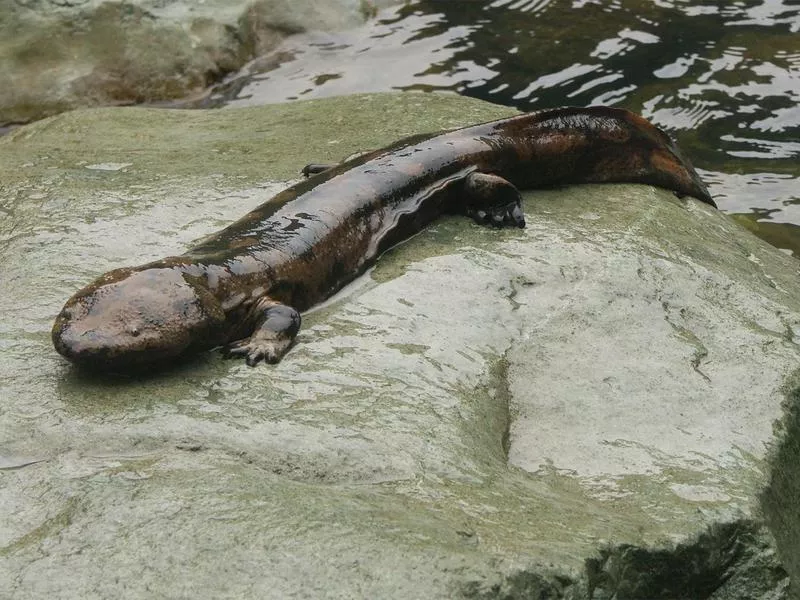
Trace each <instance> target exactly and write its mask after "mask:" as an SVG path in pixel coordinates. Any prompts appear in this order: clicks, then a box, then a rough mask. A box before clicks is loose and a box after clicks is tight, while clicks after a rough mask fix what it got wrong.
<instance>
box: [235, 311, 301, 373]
mask: <svg viewBox="0 0 800 600" xmlns="http://www.w3.org/2000/svg"><path fill="white" fill-rule="evenodd" d="M300 321H301V320H300V313H298V312H297V311H296V310H295V309H293V308H292V307H291V306H286V305H284V304H275V303H271V304H270V305H269V306H268V308H266V309H265V310H264V312H263V315H262V317H261V320H260V324H259V326H258V327H257V328H256V330H255V331H254V332H253V334H252V335H251V336H250V337H247V338H244V339H241V340H237V341H235V342H232V343H230V344H228V345H227V346H226V347H225V348H223V349H222V356H223V357H224V358H238V357H241V356H244V357H245V361H246V362H247V364H248V366H250V367H254V366H256V365H257V364H258V363H259V362H261V361H262V360H263V361H264V362H267V363H271V364H275V363H277V362H280V360H281V358H283V356H284V354H286V352H287V351H288V350H289V348H290V347H291V345H292V342H293V341H294V338H295V336H296V335H297V332H298V331H299V330H300Z"/></svg>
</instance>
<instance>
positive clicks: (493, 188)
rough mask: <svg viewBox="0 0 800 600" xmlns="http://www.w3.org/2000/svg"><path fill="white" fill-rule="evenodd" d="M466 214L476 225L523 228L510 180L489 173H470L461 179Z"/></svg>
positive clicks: (518, 200)
mask: <svg viewBox="0 0 800 600" xmlns="http://www.w3.org/2000/svg"><path fill="white" fill-rule="evenodd" d="M464 194H465V195H466V199H465V208H466V214H467V216H468V217H470V218H472V219H473V220H474V221H475V222H476V223H478V224H480V225H491V226H492V227H508V226H511V225H515V226H517V227H525V215H524V214H523V212H522V197H521V196H520V193H519V190H518V189H517V188H516V187H515V186H514V184H513V183H511V182H510V181H508V180H506V179H503V178H502V177H500V176H498V175H491V174H489V173H478V172H475V173H470V174H469V175H467V177H466V179H465V180H464Z"/></svg>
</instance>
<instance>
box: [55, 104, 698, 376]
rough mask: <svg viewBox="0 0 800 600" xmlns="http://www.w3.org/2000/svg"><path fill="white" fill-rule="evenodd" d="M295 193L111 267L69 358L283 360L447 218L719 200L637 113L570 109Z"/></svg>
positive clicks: (407, 152)
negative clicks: (675, 198) (579, 188)
mask: <svg viewBox="0 0 800 600" xmlns="http://www.w3.org/2000/svg"><path fill="white" fill-rule="evenodd" d="M303 172H304V174H306V175H311V176H310V177H309V178H308V179H305V180H304V181H301V182H300V183H298V184H296V185H294V186H292V187H290V188H288V189H286V190H284V191H283V192H281V193H279V194H278V195H276V196H275V197H273V198H272V199H271V200H269V201H268V202H266V203H264V204H262V205H261V206H259V207H258V208H256V209H255V210H253V211H251V212H250V213H248V214H247V215H245V216H244V217H243V218H241V219H239V220H238V221H236V222H234V223H232V224H231V225H230V226H228V227H226V228H225V229H223V230H222V231H219V232H218V233H216V234H213V235H211V236H209V237H207V238H205V239H204V240H203V241H202V242H200V243H199V244H198V245H196V246H194V247H193V248H191V249H189V250H188V251H187V252H185V253H184V254H181V255H179V256H171V257H167V258H164V259H162V260H158V261H155V262H151V263H148V264H145V265H141V266H138V267H125V268H121V269H116V270H113V271H110V272H108V273H106V274H104V275H102V276H101V277H99V278H98V279H97V280H95V281H94V282H92V283H90V284H89V285H88V286H86V287H85V288H83V289H81V290H80V291H78V292H77V293H76V294H75V295H74V296H72V298H70V299H69V300H68V301H67V303H66V304H65V306H64V308H63V309H62V310H61V312H60V314H59V315H58V317H57V318H56V321H55V324H54V326H53V332H52V337H53V344H54V345H55V348H56V350H57V351H58V352H59V353H60V354H62V355H63V356H64V357H66V358H67V359H69V360H70V361H72V362H73V363H74V364H76V365H78V366H80V367H85V368H90V369H96V370H101V371H125V370H128V369H135V368H142V367H150V366H158V365H164V364H167V363H168V362H169V361H172V360H174V359H177V358H179V357H184V356H187V355H190V354H192V353H197V352H202V351H205V350H209V349H212V348H215V347H218V346H221V347H222V348H223V353H224V354H225V355H227V356H243V357H245V359H246V360H247V364H249V365H255V364H257V363H258V362H260V361H265V362H270V363H274V362H277V361H279V360H280V359H281V358H282V356H283V355H284V354H285V353H286V352H287V350H288V349H289V347H290V346H291V344H292V342H293V340H294V338H295V336H296V335H297V332H298V330H299V328H300V321H301V319H300V313H301V312H302V311H304V310H307V309H308V308H309V307H311V306H312V305H314V304H316V303H318V302H321V301H322V300H324V299H326V298H328V297H329V296H331V295H332V294H333V293H335V292H336V291H337V290H339V289H341V288H342V287H343V286H344V285H345V284H347V283H348V282H350V281H351V280H352V279H354V278H355V277H357V276H358V275H359V274H361V273H363V272H364V270H365V269H367V268H368V267H369V266H371V265H372V264H373V263H374V262H375V261H376V260H377V258H378V257H379V256H380V255H381V253H382V252H384V251H386V250H387V249H388V248H391V247H392V246H393V245H395V244H397V243H399V242H401V241H403V240H405V239H407V238H408V237H409V236H411V235H413V234H415V233H417V232H418V231H420V230H421V229H422V228H424V227H425V226H426V225H427V224H429V223H430V222H431V221H433V220H434V219H436V218H437V217H438V216H439V215H442V214H444V213H461V214H464V215H466V216H468V217H470V218H472V219H474V220H475V221H477V222H479V223H482V224H486V225H490V226H494V227H506V226H511V227H524V226H525V220H524V216H523V213H522V208H521V202H520V193H519V190H521V189H523V190H524V189H533V188H543V187H553V186H560V185H567V184H577V183H604V182H631V183H645V184H650V185H655V186H659V187H662V188H666V189H668V190H672V191H674V192H675V193H676V194H677V195H679V196H693V197H694V198H696V199H698V200H700V201H702V202H706V203H708V204H711V205H713V204H714V203H713V201H712V199H711V197H710V196H709V194H708V191H707V189H706V187H705V186H704V185H703V183H702V182H701V181H700V179H699V177H698V175H697V173H696V172H695V171H694V169H693V168H692V166H691V164H690V163H689V162H688V161H687V160H686V159H684V158H683V157H682V156H681V153H680V151H679V150H678V148H677V147H676V146H675V144H674V143H673V142H672V140H671V139H670V138H669V137H668V136H667V135H666V134H665V133H663V132H662V131H661V130H659V129H658V128H656V127H655V126H653V125H652V124H650V123H649V122H648V121H646V120H645V119H643V118H642V117H640V116H638V115H635V114H633V113H630V112H628V111H625V110H620V109H614V108H606V107H591V108H560V109H555V110H547V111H540V112H534V113H528V114H523V115H519V116H515V117H511V118H508V119H502V120H499V121H493V122H490V123H484V124H480V125H474V126H471V127H466V128H463V129H457V130H454V131H447V132H442V133H436V134H427V135H420V136H414V137H411V138H407V139H404V140H401V141H399V142H397V143H395V144H393V145H391V146H389V147H387V148H384V149H381V150H377V151H374V152H369V153H367V154H364V155H361V156H358V157H357V158H354V159H352V160H348V161H346V162H344V163H341V164H339V165H336V166H332V167H328V166H326V165H308V166H307V167H306V168H305V169H304V170H303Z"/></svg>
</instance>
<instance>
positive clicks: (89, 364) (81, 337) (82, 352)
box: [53, 318, 186, 372]
mask: <svg viewBox="0 0 800 600" xmlns="http://www.w3.org/2000/svg"><path fill="white" fill-rule="evenodd" d="M64 321H65V320H64V319H61V318H59V319H57V320H56V324H55V327H54V328H53V345H54V346H55V349H56V350H57V351H58V353H59V354H61V356H63V357H64V358H66V359H67V360H69V361H70V362H71V363H72V364H74V365H75V366H77V367H79V368H80V369H83V370H87V371H118V372H128V371H135V370H139V369H142V368H144V367H153V366H157V365H158V364H160V363H169V362H172V361H174V359H176V358H178V357H179V356H181V355H182V354H184V352H185V351H186V348H185V347H183V346H173V347H164V346H158V345H156V344H153V343H148V341H147V340H145V339H143V338H142V337H139V336H136V337H134V336H111V335H107V334H103V333H98V332H96V331H93V330H83V331H81V330H80V329H81V328H80V327H78V326H76V325H74V324H73V323H69V322H64Z"/></svg>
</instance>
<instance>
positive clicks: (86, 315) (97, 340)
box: [53, 268, 225, 371]
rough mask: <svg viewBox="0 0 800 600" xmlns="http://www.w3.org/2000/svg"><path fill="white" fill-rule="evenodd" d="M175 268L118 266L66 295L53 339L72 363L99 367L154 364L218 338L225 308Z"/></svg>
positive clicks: (125, 367) (221, 328)
mask: <svg viewBox="0 0 800 600" xmlns="http://www.w3.org/2000/svg"><path fill="white" fill-rule="evenodd" d="M192 279H193V278H191V277H189V276H187V275H186V274H184V273H183V272H181V271H180V270H179V269H177V268H148V269H144V270H134V269H117V270H115V271H111V272H109V273H106V274H105V275H103V276H102V277H100V278H99V279H98V280H96V281H95V282H94V283H92V284H90V285H88V286H87V287H85V288H83V289H82V290H81V291H79V292H78V293H77V294H75V295H74V296H73V297H72V298H70V299H69V300H68V301H67V303H66V304H65V305H64V308H63V309H62V310H61V313H60V314H59V315H58V317H57V318H56V322H55V324H54V325H53V345H54V346H55V347H56V350H58V352H59V353H60V354H61V355H63V356H64V357H66V358H68V359H69V360H70V361H72V362H73V363H75V364H77V365H79V366H81V367H85V368H90V369H96V370H97V369H99V370H104V371H118V370H127V369H132V368H137V367H143V366H148V365H153V366H158V364H159V363H162V362H163V361H165V360H169V359H172V358H175V357H177V356H180V355H182V354H184V353H185V352H186V351H187V350H188V349H189V348H190V347H191V348H197V349H199V348H211V347H213V346H215V345H217V344H218V343H220V341H222V340H221V339H220V337H221V333H222V331H223V326H224V323H225V314H224V312H223V311H222V308H221V307H220V305H219V302H218V301H217V300H216V298H214V296H213V295H212V294H211V292H209V291H208V289H207V288H205V287H204V286H203V285H200V284H199V283H197V282H194V281H192Z"/></svg>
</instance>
